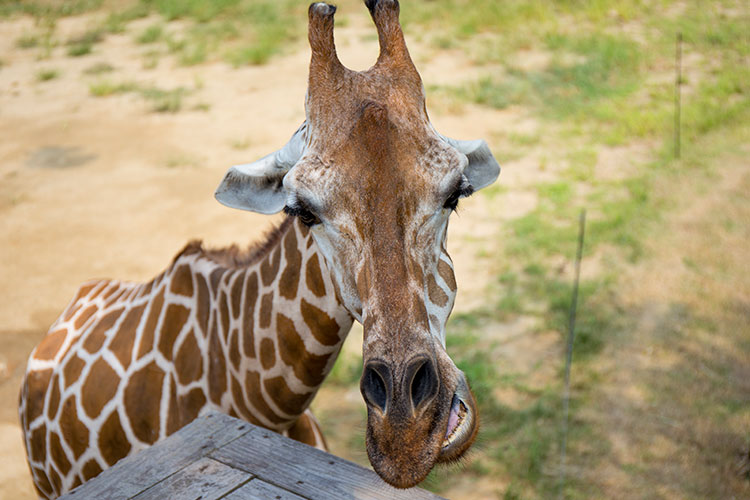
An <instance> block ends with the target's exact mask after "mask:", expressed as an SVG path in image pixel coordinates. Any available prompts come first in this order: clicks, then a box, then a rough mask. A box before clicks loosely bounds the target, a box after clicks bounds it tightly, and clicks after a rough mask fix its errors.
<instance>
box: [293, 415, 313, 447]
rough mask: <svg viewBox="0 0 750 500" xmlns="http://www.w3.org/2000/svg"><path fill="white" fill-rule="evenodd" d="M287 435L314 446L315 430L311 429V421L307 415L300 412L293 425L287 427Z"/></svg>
mask: <svg viewBox="0 0 750 500" xmlns="http://www.w3.org/2000/svg"><path fill="white" fill-rule="evenodd" d="M288 435H289V437H290V438H292V439H294V440H295V441H299V442H300V443H305V444H309V445H310V446H315V444H316V442H315V431H314V430H313V427H312V423H311V422H310V419H309V418H307V415H305V414H302V415H301V416H300V417H299V418H298V419H297V421H296V422H294V425H292V426H291V427H290V428H289V432H288Z"/></svg>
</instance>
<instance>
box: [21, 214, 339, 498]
mask: <svg viewBox="0 0 750 500" xmlns="http://www.w3.org/2000/svg"><path fill="white" fill-rule="evenodd" d="M351 324H352V318H351V316H350V315H349V313H348V312H347V311H346V310H345V309H344V308H343V307H341V305H340V304H339V301H338V300H337V299H336V294H335V293H334V290H333V285H332V283H331V280H330V276H329V273H328V270H327V269H326V267H325V264H324V262H323V260H322V259H321V258H320V257H319V255H318V252H317V248H316V246H315V244H314V242H313V241H312V239H311V238H310V235H309V231H308V230H307V228H306V227H304V226H303V225H301V224H299V223H297V222H294V220H293V219H291V218H288V219H287V220H286V221H285V222H284V223H283V224H282V225H281V226H280V227H279V228H278V229H277V230H276V231H275V232H274V233H273V234H272V235H271V236H270V237H269V239H268V241H267V242H266V244H265V245H263V246H262V247H261V248H259V249H256V251H255V252H254V254H253V255H251V256H245V257H242V256H239V255H238V254H237V253H236V252H220V251H218V252H217V251H213V252H211V251H205V250H203V248H202V247H201V245H200V244H199V243H191V244H189V245H188V246H187V247H186V248H185V249H184V250H183V251H182V252H181V253H180V254H179V255H178V256H177V257H176V258H175V259H174V261H173V262H172V264H171V265H170V266H169V268H168V269H167V270H166V271H165V272H164V273H162V274H160V275H159V276H158V277H156V278H155V279H154V280H152V281H150V282H148V283H144V284H136V283H127V282H121V281H109V280H101V281H92V282H89V283H86V284H84V285H83V286H82V287H81V289H80V290H79V292H78V295H77V296H76V298H75V299H73V301H72V302H71V303H70V304H69V306H68V307H67V309H66V310H65V311H64V312H63V313H62V315H61V316H60V317H59V319H58V320H57V321H56V322H55V323H54V324H53V325H52V327H51V328H50V331H49V333H48V335H47V336H46V337H45V339H44V340H43V341H42V342H41V343H40V344H39V346H37V348H36V349H35V350H34V351H33V352H32V354H31V356H30V358H29V363H28V368H27V374H26V378H25V380H24V383H23V386H22V393H21V405H20V409H19V412H20V418H21V423H22V426H23V429H24V433H25V436H26V448H27V452H28V460H29V464H30V467H31V470H32V474H33V476H34V482H35V485H36V487H37V490H38V492H39V494H40V495H41V496H44V497H48V498H53V497H56V496H58V495H60V494H62V493H64V492H66V491H68V490H70V489H72V488H74V487H75V486H77V485H78V484H81V483H82V482H83V481H86V480H88V479H90V478H92V477H94V476H96V475H97V474H98V473H99V472H101V471H102V470H103V469H105V468H107V467H109V466H112V465H114V463H116V462H117V461H118V460H120V459H121V458H123V457H125V456H127V455H129V454H132V453H135V452H137V451H138V450H140V449H143V448H145V447H147V446H149V445H151V444H153V443H155V442H156V441H158V440H160V439H163V438H165V437H166V436H168V435H170V434H172V433H174V432H175V431H177V430H178V429H180V428H181V427H182V426H184V425H186V424H188V423H189V422H191V421H192V420H193V419H195V418H196V417H197V416H198V415H200V414H201V413H202V412H205V411H208V410H215V411H221V412H224V413H228V414H230V415H232V416H236V417H239V418H243V419H245V420H248V421H249V422H252V423H254V424H257V425H262V426H264V427H267V428H269V429H273V430H275V431H278V432H281V433H283V434H285V435H287V436H289V437H293V438H295V439H298V440H300V441H302V442H305V443H307V444H310V445H313V446H318V447H320V448H325V443H324V440H323V437H322V434H321V432H320V429H319V428H318V426H317V423H316V421H315V419H314V417H313V416H312V414H311V413H310V411H309V410H308V409H307V407H308V405H309V403H310V401H311V399H312V397H313V396H314V394H315V392H316V391H317V389H318V387H319V386H320V384H321V382H322V381H323V378H324V377H325V375H326V374H327V373H328V371H329V370H330V368H331V367H332V365H333V362H334V361H335V359H336V356H337V354H338V352H339V349H340V347H341V343H342V342H343V340H344V338H345V336H346V334H347V333H348V331H349V329H350V327H351Z"/></svg>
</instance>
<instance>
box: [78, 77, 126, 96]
mask: <svg viewBox="0 0 750 500" xmlns="http://www.w3.org/2000/svg"><path fill="white" fill-rule="evenodd" d="M137 89H138V85H136V84H135V83H133V82H121V83H115V82H112V81H110V80H99V81H97V82H94V83H91V84H90V85H89V93H90V94H91V95H92V96H94V97H106V96H110V95H113V94H124V93H126V92H133V91H135V90H137Z"/></svg>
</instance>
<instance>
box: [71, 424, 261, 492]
mask: <svg viewBox="0 0 750 500" xmlns="http://www.w3.org/2000/svg"><path fill="white" fill-rule="evenodd" d="M251 429H252V425H251V424H248V423H247V422H243V421H241V420H237V419H233V418H231V417H228V416H225V415H220V414H215V413H214V414H210V415H206V416H204V417H201V418H199V419H196V420H194V421H193V422H192V423H190V424H189V425H187V426H185V427H183V428H182V429H180V430H179V431H178V432H176V433H174V434H172V435H171V436H169V437H168V438H167V439H165V440H164V441H161V442H160V443H157V444H156V445H154V446H151V447H150V448H147V449H145V450H143V451H140V452H138V453H136V454H135V455H131V456H129V457H126V458H124V459H122V460H121V461H120V462H118V463H117V464H115V466H114V467H111V468H109V469H107V470H105V471H104V472H102V473H101V474H99V476H97V477H96V478H94V479H92V480H91V481H88V482H86V483H84V484H83V485H82V486H79V487H78V488H76V489H75V490H73V491H71V492H70V493H68V494H67V495H65V496H63V497H61V498H65V499H80V498H97V499H98V498H102V499H104V498H106V499H108V500H118V499H127V498H132V497H134V496H135V495H137V494H138V493H140V492H142V491H144V490H146V489H147V488H150V487H151V486H153V485H155V484H156V483H158V482H160V481H163V480H164V479H165V478H167V477H169V476H170V475H172V474H174V473H176V472H178V471H180V470H181V469H183V468H184V467H186V466H188V465H190V464H191V463H193V462H195V461H197V460H199V459H200V458H202V457H205V456H206V455H208V454H209V453H211V452H212V451H214V450H215V449H217V448H219V447H220V446H222V445H224V444H226V443H228V442H230V441H232V440H234V439H237V438H238V437H239V436H242V435H243V434H247V433H249V432H251Z"/></svg>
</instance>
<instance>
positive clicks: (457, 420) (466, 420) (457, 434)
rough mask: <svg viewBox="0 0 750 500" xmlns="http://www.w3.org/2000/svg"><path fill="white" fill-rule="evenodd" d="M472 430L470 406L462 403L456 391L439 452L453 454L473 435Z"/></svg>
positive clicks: (443, 454)
mask: <svg viewBox="0 0 750 500" xmlns="http://www.w3.org/2000/svg"><path fill="white" fill-rule="evenodd" d="M474 431H475V429H474V415H473V413H472V411H471V409H470V406H467V405H466V403H464V401H463V400H462V399H461V398H460V397H459V395H458V393H456V394H454V395H453V401H452V402H451V411H450V414H449V415H448V426H447V428H446V430H445V437H444V438H443V446H442V449H441V450H440V454H441V455H442V456H444V457H445V456H451V455H453V454H454V453H455V452H456V451H457V450H458V449H459V448H461V446H462V445H463V444H464V443H465V442H466V441H467V440H468V439H470V438H471V437H472V436H473V434H474Z"/></svg>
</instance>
